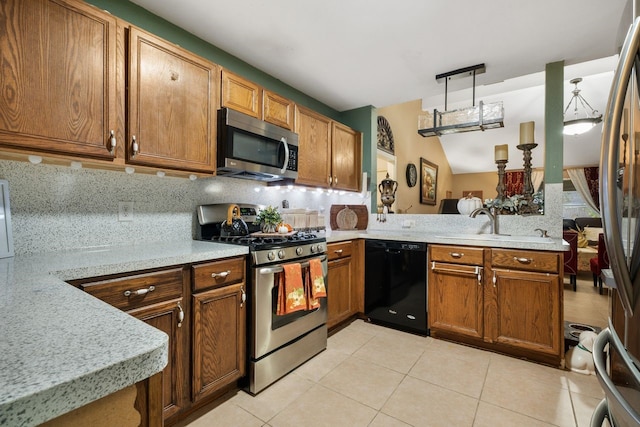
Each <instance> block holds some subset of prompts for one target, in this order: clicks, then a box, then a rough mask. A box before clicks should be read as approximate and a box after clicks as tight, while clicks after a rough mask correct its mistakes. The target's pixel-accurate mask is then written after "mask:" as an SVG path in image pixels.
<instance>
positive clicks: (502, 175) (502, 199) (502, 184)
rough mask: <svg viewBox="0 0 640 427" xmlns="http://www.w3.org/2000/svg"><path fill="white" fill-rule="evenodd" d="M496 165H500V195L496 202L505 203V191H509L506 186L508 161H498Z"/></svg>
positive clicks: (498, 189)
mask: <svg viewBox="0 0 640 427" xmlns="http://www.w3.org/2000/svg"><path fill="white" fill-rule="evenodd" d="M496 164H497V165H498V186H497V187H496V191H497V192H498V195H497V196H496V200H500V202H503V201H504V191H505V190H506V189H507V186H506V185H504V169H505V167H506V166H507V160H496Z"/></svg>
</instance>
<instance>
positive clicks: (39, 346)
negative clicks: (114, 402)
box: [0, 240, 247, 426]
mask: <svg viewBox="0 0 640 427" xmlns="http://www.w3.org/2000/svg"><path fill="white" fill-rule="evenodd" d="M246 253H247V248H246V247H242V246H233V245H224V244H218V243H212V242H198V241H191V240H189V241H181V242H167V243H157V244H141V245H131V246H122V247H104V248H95V249H90V250H82V251H70V252H56V253H51V254H37V255H25V256H16V257H14V258H5V259H0V325H1V327H0V328H1V329H0V331H1V336H0V425H11V426H32V425H36V424H40V423H42V422H44V421H47V420H49V419H52V418H55V417H57V416H59V415H61V414H64V413H66V412H69V411H71V410H73V409H76V408H78V407H81V406H83V405H86V404H87V403H90V402H92V401H94V400H97V399H99V398H101V397H104V396H106V395H109V394H111V393H114V392H115V391H118V390H120V389H122V388H124V387H127V386H129V385H131V384H134V383H136V382H138V381H141V380H143V379H145V378H148V377H150V376H151V375H154V374H155V373H157V372H160V371H161V370H162V369H163V368H164V367H165V366H166V364H167V351H168V346H167V343H168V337H167V335H166V334H164V333H163V332H161V331H159V330H157V329H155V328H153V327H151V326H149V325H147V324H146V323H144V322H142V321H140V320H138V319H136V318H134V317H132V316H129V315H128V314H126V313H124V312H122V311H120V310H118V309H116V308H114V307H112V306H110V305H108V304H106V303H104V302H102V301H100V300H98V299H96V298H94V297H92V296H91V295H89V294H87V293H85V292H82V291H81V290H79V289H76V288H75V287H73V286H71V285H69V284H67V283H65V280H72V279H81V278H87V277H95V276H102V275H107V274H117V273H126V272H132V271H137V270H144V269H149V268H157V267H165V266H171V265H180V264H188V263H192V262H198V261H206V260H212V259H218V258H224V257H230V256H237V255H244V254H246Z"/></svg>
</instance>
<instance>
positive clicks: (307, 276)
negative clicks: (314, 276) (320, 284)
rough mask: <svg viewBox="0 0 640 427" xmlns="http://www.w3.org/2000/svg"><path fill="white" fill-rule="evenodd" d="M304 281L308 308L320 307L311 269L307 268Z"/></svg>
mask: <svg viewBox="0 0 640 427" xmlns="http://www.w3.org/2000/svg"><path fill="white" fill-rule="evenodd" d="M302 281H303V282H304V290H305V292H306V293H307V310H315V309H316V308H318V307H320V301H318V299H317V298H315V297H314V296H313V291H312V290H311V287H312V286H313V285H312V284H311V269H310V268H309V269H305V271H304V274H303V278H302Z"/></svg>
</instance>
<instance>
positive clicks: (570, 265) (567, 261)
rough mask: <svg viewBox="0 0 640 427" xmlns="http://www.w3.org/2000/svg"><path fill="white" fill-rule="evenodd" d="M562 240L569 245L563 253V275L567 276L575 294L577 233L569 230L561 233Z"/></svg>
mask: <svg viewBox="0 0 640 427" xmlns="http://www.w3.org/2000/svg"><path fill="white" fill-rule="evenodd" d="M562 238H563V239H564V240H566V241H567V243H569V250H568V251H565V253H564V274H568V275H569V282H570V283H571V286H572V287H573V291H574V292H575V291H576V288H577V275H578V233H577V232H575V231H570V230H567V231H563V232H562Z"/></svg>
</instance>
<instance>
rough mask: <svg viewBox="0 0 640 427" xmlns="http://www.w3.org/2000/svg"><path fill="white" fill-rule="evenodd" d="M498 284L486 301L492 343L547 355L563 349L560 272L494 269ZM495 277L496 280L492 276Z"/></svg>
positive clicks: (559, 352) (494, 286)
mask: <svg viewBox="0 0 640 427" xmlns="http://www.w3.org/2000/svg"><path fill="white" fill-rule="evenodd" d="M493 274H494V275H495V285H493V292H492V294H493V295H492V297H491V298H490V299H489V301H488V302H487V304H486V307H487V309H486V310H487V317H488V318H490V319H491V320H492V321H491V322H488V327H487V331H486V332H487V337H488V338H489V339H490V341H491V342H494V343H497V344H501V345H505V346H509V347H517V348H519V349H523V350H527V351H531V352H535V353H544V354H548V355H549V356H551V357H554V356H557V355H560V354H561V351H562V350H563V349H564V345H563V340H564V328H563V327H562V326H561V325H562V315H561V314H562V308H561V305H560V303H561V301H562V297H561V293H562V281H560V276H559V275H558V274H546V273H531V272H524V271H515V270H496V269H494V270H493ZM492 280H493V279H492Z"/></svg>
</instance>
